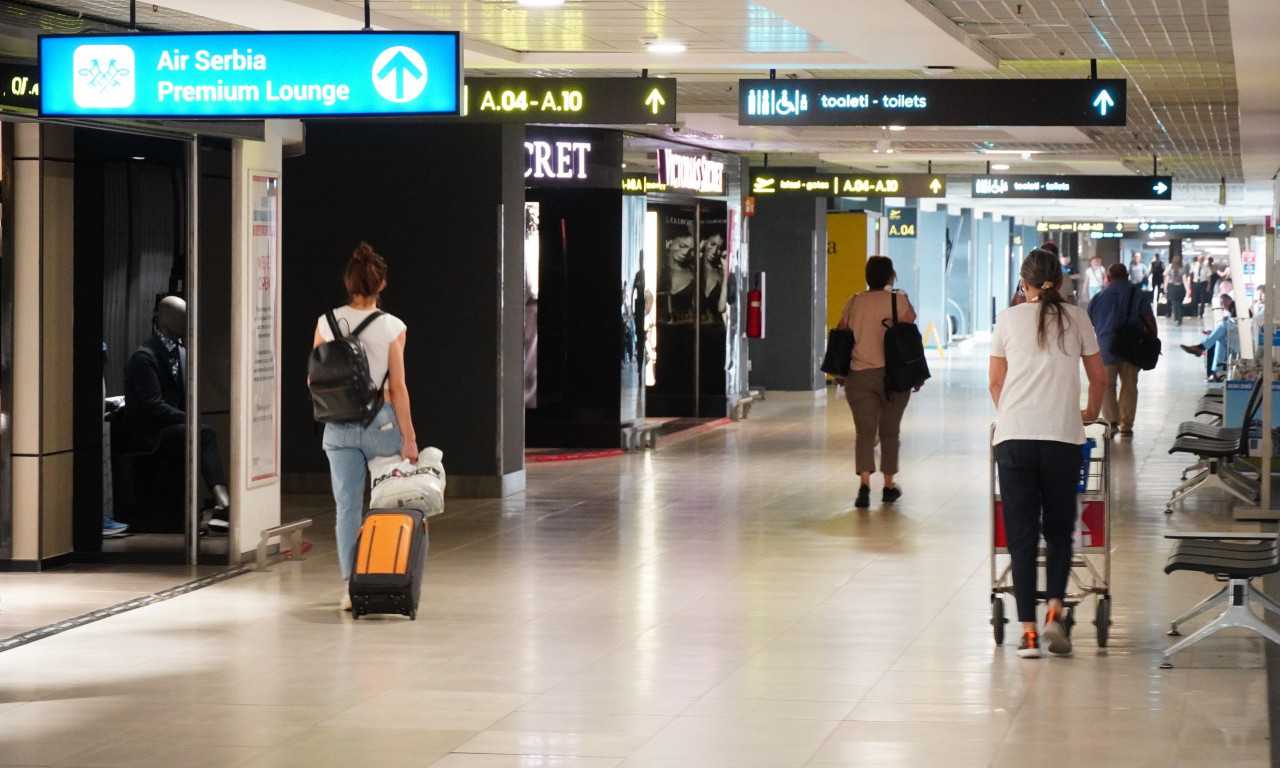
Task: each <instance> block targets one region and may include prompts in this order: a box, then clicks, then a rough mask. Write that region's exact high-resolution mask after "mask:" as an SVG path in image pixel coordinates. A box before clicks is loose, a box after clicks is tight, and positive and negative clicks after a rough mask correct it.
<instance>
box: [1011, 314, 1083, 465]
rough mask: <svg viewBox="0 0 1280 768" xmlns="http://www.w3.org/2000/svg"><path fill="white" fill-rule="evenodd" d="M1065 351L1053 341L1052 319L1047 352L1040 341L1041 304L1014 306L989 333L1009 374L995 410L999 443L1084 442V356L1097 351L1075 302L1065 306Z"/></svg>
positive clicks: (1054, 330)
mask: <svg viewBox="0 0 1280 768" xmlns="http://www.w3.org/2000/svg"><path fill="white" fill-rule="evenodd" d="M1062 309H1063V310H1064V311H1065V313H1066V314H1065V318H1064V319H1065V320H1067V321H1069V322H1067V323H1066V328H1065V331H1064V339H1063V341H1064V342H1065V347H1066V351H1065V352H1063V348H1062V347H1061V346H1059V345H1058V342H1057V340H1056V339H1055V338H1054V336H1055V332H1056V330H1057V323H1056V322H1054V321H1052V320H1051V321H1050V323H1049V326H1048V330H1049V331H1050V333H1049V338H1048V344H1047V349H1041V348H1040V345H1039V344H1038V343H1037V342H1036V322H1037V321H1038V319H1039V316H1040V304H1039V302H1027V303H1026V304H1020V305H1018V306H1016V307H1010V308H1008V309H1006V310H1004V311H1003V312H1001V313H1000V315H999V316H998V317H997V318H996V328H995V331H994V332H993V333H992V335H991V356H992V357H1003V358H1004V359H1005V361H1006V362H1007V363H1008V366H1009V370H1008V373H1007V374H1006V375H1005V378H1004V387H1003V388H1002V389H1001V391H1000V405H999V406H998V407H997V408H996V434H995V438H994V440H995V442H996V443H1001V442H1004V441H1005V440H1056V441H1058V442H1061V443H1075V444H1076V445H1081V444H1083V443H1084V439H1085V438H1084V424H1083V423H1082V422H1081V421H1080V358H1081V357H1084V356H1085V355H1092V354H1095V353H1097V352H1098V337H1097V336H1096V335H1094V332H1093V323H1091V322H1089V315H1088V314H1087V313H1086V312H1085V311H1084V310H1083V309H1081V308H1080V307H1077V306H1075V305H1074V304H1064V305H1062Z"/></svg>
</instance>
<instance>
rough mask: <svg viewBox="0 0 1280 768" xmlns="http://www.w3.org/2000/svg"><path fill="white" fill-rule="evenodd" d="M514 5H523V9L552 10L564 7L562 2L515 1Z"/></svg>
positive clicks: (561, 0) (562, 0)
mask: <svg viewBox="0 0 1280 768" xmlns="http://www.w3.org/2000/svg"><path fill="white" fill-rule="evenodd" d="M516 5H523V6H524V7H525V8H554V7H556V6H557V5H564V0H516Z"/></svg>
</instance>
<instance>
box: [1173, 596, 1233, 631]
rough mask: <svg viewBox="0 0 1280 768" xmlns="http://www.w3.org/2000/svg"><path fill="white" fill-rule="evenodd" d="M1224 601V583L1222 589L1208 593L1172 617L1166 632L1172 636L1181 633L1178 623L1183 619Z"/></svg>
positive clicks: (1183, 620)
mask: <svg viewBox="0 0 1280 768" xmlns="http://www.w3.org/2000/svg"><path fill="white" fill-rule="evenodd" d="M1226 601H1227V587H1226V585H1225V584H1224V585H1223V586H1222V589H1219V590H1218V591H1217V592H1214V593H1213V594H1212V595H1209V596H1208V597H1206V598H1205V599H1203V600H1201V601H1200V602H1198V603H1196V604H1195V607H1194V608H1192V609H1191V610H1189V611H1187V612H1186V613H1184V614H1182V615H1181V616H1179V617H1178V618H1176V619H1174V620H1173V622H1172V623H1170V624H1169V632H1168V634H1170V635H1173V636H1174V637H1177V636H1178V635H1181V634H1182V633H1181V632H1179V631H1178V625H1179V624H1181V623H1183V622H1185V621H1190V620H1191V619H1194V618H1195V617H1197V616H1199V615H1200V614H1202V613H1204V612H1205V611H1207V610H1209V609H1210V608H1212V607H1214V606H1215V605H1217V604H1218V603H1225V602H1226Z"/></svg>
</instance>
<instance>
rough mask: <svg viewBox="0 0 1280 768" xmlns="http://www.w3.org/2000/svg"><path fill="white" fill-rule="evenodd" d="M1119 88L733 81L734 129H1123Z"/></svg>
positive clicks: (1083, 83) (1110, 84)
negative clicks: (735, 100)
mask: <svg viewBox="0 0 1280 768" xmlns="http://www.w3.org/2000/svg"><path fill="white" fill-rule="evenodd" d="M1127 84H1128V81H1127V80H1123V79H1118V80H1064V79H1058V80H949V79H948V80H739V81H738V123H739V124H740V125H836V126H840V125H1039V126H1050V125H1073V126H1076V125H1078V126H1095V125H1111V126H1122V125H1124V124H1125V105H1126V98H1125V95H1126V87H1127Z"/></svg>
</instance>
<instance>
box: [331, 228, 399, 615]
mask: <svg viewBox="0 0 1280 768" xmlns="http://www.w3.org/2000/svg"><path fill="white" fill-rule="evenodd" d="M344 282H345V284H346V288H347V295H348V297H349V298H350V301H349V302H348V303H347V304H346V305H344V306H341V307H337V308H336V309H334V310H333V315H334V317H335V318H336V319H337V322H338V325H339V327H340V328H341V329H342V332H343V333H344V334H349V333H351V331H352V330H354V329H355V328H357V327H358V326H359V325H360V324H361V323H362V322H364V320H365V319H367V318H368V317H369V316H371V315H373V314H374V313H375V312H378V311H379V310H378V304H379V298H380V295H381V293H382V291H383V290H384V289H385V288H386V287H387V263H386V261H384V260H383V258H382V257H381V256H379V255H378V254H377V253H376V252H374V250H373V248H372V247H370V246H369V244H368V243H361V244H360V246H359V247H358V248H356V250H355V253H353V254H352V255H351V260H350V261H348V262H347V270H346V274H345V276H344ZM406 327H407V326H406V325H405V324H404V322H403V321H402V320H400V318H398V317H396V316H394V315H391V314H388V313H385V312H384V313H382V315H381V316H379V317H377V318H376V319H375V320H374V321H373V322H372V323H370V324H369V326H368V327H366V328H365V329H364V330H363V331H362V332H361V333H360V336H359V339H360V342H361V343H362V344H363V345H364V348H365V353H366V356H367V358H368V362H369V377H370V379H372V380H373V381H375V382H381V381H386V387H385V389H384V395H383V397H384V400H383V404H382V407H381V408H380V409H379V410H378V412H377V413H376V414H374V416H373V420H372V421H370V422H369V423H367V424H364V423H361V422H358V421H356V422H348V423H344V424H338V423H329V424H325V425H324V451H325V454H326V455H327V456H328V457H329V476H330V479H331V482H332V484H333V499H334V502H335V503H336V505H337V525H336V533H337V539H338V563H339V565H340V567H341V569H342V578H343V580H344V582H348V581H350V580H351V576H352V573H353V571H354V570H355V561H356V542H357V539H358V536H359V534H360V526H361V523H362V521H363V518H364V486H365V475H366V472H367V467H368V461H369V459H372V458H375V457H378V456H394V455H396V454H399V455H400V456H402V457H403V458H405V459H407V460H408V461H417V460H418V447H417V446H418V442H417V436H416V435H415V434H414V431H413V420H412V418H411V417H410V414H409V390H408V389H407V388H406V387H405V376H404V347H405V335H406ZM333 338H334V333H333V330H332V329H331V328H330V327H329V322H328V319H327V318H326V317H325V316H324V315H322V316H321V317H320V319H319V321H318V322H317V323H316V333H315V342H314V344H313V347H318V346H320V345H321V344H324V343H326V342H329V341H332V340H333ZM419 576H420V574H419ZM340 607H341V608H342V609H343V610H351V596H350V593H349V591H348V590H347V589H346V587H345V586H344V589H343V595H342V600H341V603H340Z"/></svg>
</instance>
